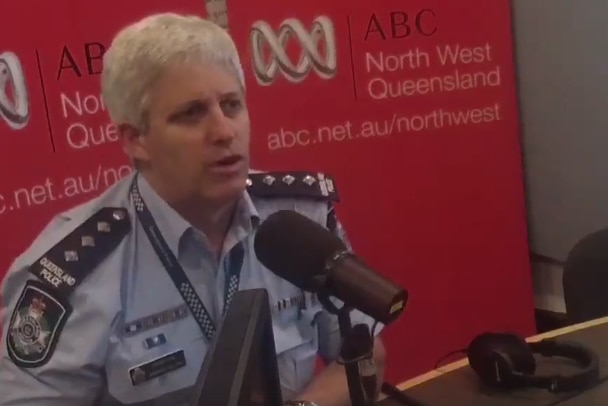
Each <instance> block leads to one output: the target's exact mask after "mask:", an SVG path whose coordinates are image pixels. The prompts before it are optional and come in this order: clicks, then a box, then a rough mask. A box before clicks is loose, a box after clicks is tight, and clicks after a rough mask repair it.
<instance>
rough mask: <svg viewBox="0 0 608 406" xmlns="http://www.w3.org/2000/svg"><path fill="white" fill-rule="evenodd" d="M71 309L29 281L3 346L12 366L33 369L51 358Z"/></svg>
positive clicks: (53, 293)
mask: <svg viewBox="0 0 608 406" xmlns="http://www.w3.org/2000/svg"><path fill="white" fill-rule="evenodd" d="M71 312H72V308H71V306H70V304H69V303H68V302H67V301H66V300H65V299H63V298H61V297H60V296H58V295H57V294H56V293H55V292H52V291H51V290H50V289H49V287H48V285H47V284H44V283H42V282H39V281H28V282H27V284H26V285H25V288H24V289H23V291H22V292H21V296H20V297H19V301H18V302H17V305H16V306H15V310H14V311H13V315H12V316H11V320H10V322H9V327H8V331H7V340H6V346H7V350H8V355H9V356H10V358H11V360H12V361H13V362H14V363H15V365H17V366H19V367H22V368H36V367H39V366H42V365H44V364H45V363H46V362H47V361H48V360H49V359H50V357H51V355H52V354H53V351H54V350H55V346H56V345H57V337H58V336H59V334H60V333H61V330H62V329H63V326H64V325H65V322H66V320H67V318H68V317H69V316H70V313H71Z"/></svg>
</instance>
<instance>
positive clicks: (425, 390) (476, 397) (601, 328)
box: [378, 317, 608, 406]
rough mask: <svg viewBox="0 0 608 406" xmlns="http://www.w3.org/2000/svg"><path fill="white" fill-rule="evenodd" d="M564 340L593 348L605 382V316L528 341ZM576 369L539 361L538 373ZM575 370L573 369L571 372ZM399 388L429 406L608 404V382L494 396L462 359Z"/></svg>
mask: <svg viewBox="0 0 608 406" xmlns="http://www.w3.org/2000/svg"><path fill="white" fill-rule="evenodd" d="M554 337H555V338H563V339H565V340H572V341H577V342H580V343H582V344H584V345H586V346H588V347H589V348H591V349H593V350H594V351H595V352H596V353H597V355H598V357H599V359H600V378H601V379H603V380H606V381H608V317H604V318H601V319H597V320H592V321H589V322H586V323H581V324H576V325H573V326H568V327H565V328H562V329H559V330H554V331H550V332H547V333H544V334H539V335H536V336H533V337H530V338H528V339H527V340H526V341H528V342H533V341H538V340H542V339H545V338H554ZM572 368H575V367H573V366H572V364H570V365H569V364H568V360H564V359H556V358H542V359H541V358H539V360H538V365H537V371H538V372H539V373H543V372H544V373H546V372H553V373H555V372H558V373H564V374H567V373H568V372H569V371H572V370H573V369H572ZM574 370H575V369H574ZM399 389H401V390H404V391H407V393H408V395H410V396H412V397H414V398H416V399H418V400H419V401H421V402H423V403H425V404H427V405H428V406H463V405H466V406H514V405H517V406H550V405H558V404H559V405H560V406H583V405H584V406H599V405H602V406H605V405H608V382H606V383H604V384H602V385H600V386H598V387H596V388H593V389H591V390H589V391H587V392H585V393H582V394H579V395H573V394H569V393H566V394H564V393H561V394H553V393H550V392H548V391H545V390H542V389H535V388H530V389H524V390H518V391H514V392H511V393H496V392H495V391H494V392H493V391H490V390H487V389H484V388H482V387H481V384H480V383H479V379H478V378H477V376H476V375H475V373H474V372H473V371H472V370H471V369H470V368H468V362H467V360H466V358H465V359H463V360H460V361H456V362H453V363H451V364H447V365H445V366H443V367H441V368H439V369H436V370H432V371H430V372H427V373H425V374H422V375H420V376H417V377H415V378H413V379H410V380H408V381H406V382H404V383H402V384H401V385H399ZM378 405H379V406H397V405H399V403H397V402H396V401H394V400H390V399H386V400H382V401H380V402H378Z"/></svg>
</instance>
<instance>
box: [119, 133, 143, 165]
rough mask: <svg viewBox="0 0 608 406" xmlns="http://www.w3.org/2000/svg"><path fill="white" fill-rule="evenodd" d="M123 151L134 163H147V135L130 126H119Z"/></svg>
mask: <svg viewBox="0 0 608 406" xmlns="http://www.w3.org/2000/svg"><path fill="white" fill-rule="evenodd" d="M118 133H119V134H120V139H121V142H122V149H123V151H125V153H126V154H127V156H128V157H129V159H130V160H131V161H132V162H136V161H139V162H146V161H148V159H149V154H148V150H147V147H146V136H145V134H144V133H143V132H142V131H141V130H139V129H137V128H135V127H134V126H132V125H130V124H121V125H119V126H118Z"/></svg>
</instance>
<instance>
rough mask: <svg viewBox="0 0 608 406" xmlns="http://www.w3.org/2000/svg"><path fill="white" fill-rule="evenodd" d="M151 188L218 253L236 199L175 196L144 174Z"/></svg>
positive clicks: (227, 228) (220, 249)
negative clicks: (217, 199) (199, 232)
mask: <svg viewBox="0 0 608 406" xmlns="http://www.w3.org/2000/svg"><path fill="white" fill-rule="evenodd" d="M144 176H145V175H144ZM145 178H146V181H148V183H149V184H150V186H151V187H152V189H154V191H156V193H157V194H158V195H159V196H160V197H161V198H162V199H163V200H164V201H165V202H167V204H168V205H169V206H171V207H172V208H173V209H174V210H175V211H176V212H177V213H179V215H180V216H182V217H183V218H184V219H185V220H186V221H187V222H188V223H190V224H192V226H193V227H195V228H197V229H198V230H199V231H201V232H202V233H203V234H205V236H206V237H207V240H208V241H209V245H210V247H209V248H210V250H211V251H212V252H213V253H214V254H215V255H218V256H219V255H220V254H221V251H222V246H223V244H224V240H225V238H226V234H227V233H228V230H229V228H230V225H231V222H232V218H233V215H234V212H235V210H236V206H237V204H238V201H237V200H231V201H215V200H210V199H205V198H204V197H202V196H200V195H193V196H188V197H183V196H176V195H174V194H172V193H171V191H170V190H167V188H165V187H163V186H162V183H161V182H157V181H156V180H155V179H154V178H153V177H151V176H145Z"/></svg>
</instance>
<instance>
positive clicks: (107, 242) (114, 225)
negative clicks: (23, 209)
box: [29, 207, 131, 298]
mask: <svg viewBox="0 0 608 406" xmlns="http://www.w3.org/2000/svg"><path fill="white" fill-rule="evenodd" d="M129 231H131V221H130V219H129V213H128V211H127V210H126V209H124V208H114V207H105V208H102V209H101V210H99V211H97V212H96V213H95V214H93V215H92V216H91V217H89V219H88V220H86V221H85V222H84V223H82V224H81V225H79V226H78V227H76V229H74V230H73V231H72V232H71V233H70V234H68V235H67V236H66V237H65V238H63V239H62V240H61V241H59V243H57V244H55V246H53V247H52V248H51V249H50V250H48V251H47V252H46V253H45V254H44V255H43V256H42V257H40V258H39V259H38V260H37V261H36V262H34V263H33V264H32V265H31V266H30V268H29V271H30V272H31V273H32V274H34V275H36V276H37V277H38V278H39V279H40V280H41V281H42V282H43V283H45V284H47V285H50V287H51V288H53V289H54V290H56V291H58V292H59V293H60V294H61V295H62V296H64V297H66V298H67V297H69V295H70V294H71V293H72V292H73V291H74V289H76V287H77V286H78V285H80V284H81V283H82V281H83V280H84V279H85V278H86V277H87V276H88V275H89V274H90V273H91V272H93V271H94V270H95V268H97V266H98V265H99V264H100V263H101V261H103V260H104V259H105V258H106V257H107V256H108V255H110V253H112V251H114V249H116V247H117V246H118V244H120V242H121V241H122V240H123V238H124V237H125V236H126V235H127V234H128V233H129Z"/></svg>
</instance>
